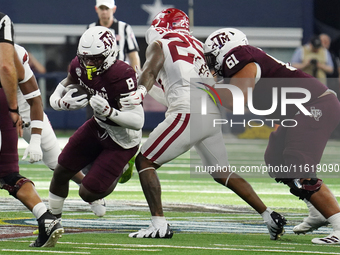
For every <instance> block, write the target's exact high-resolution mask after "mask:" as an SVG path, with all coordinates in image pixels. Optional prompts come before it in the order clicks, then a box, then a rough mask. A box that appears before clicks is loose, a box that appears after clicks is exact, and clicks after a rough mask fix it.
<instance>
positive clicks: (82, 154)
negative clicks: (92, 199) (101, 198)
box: [58, 118, 138, 194]
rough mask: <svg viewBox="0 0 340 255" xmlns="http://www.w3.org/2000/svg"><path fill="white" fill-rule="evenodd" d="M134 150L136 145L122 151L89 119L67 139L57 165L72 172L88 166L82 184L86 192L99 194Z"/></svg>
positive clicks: (110, 182)
mask: <svg viewBox="0 0 340 255" xmlns="http://www.w3.org/2000/svg"><path fill="white" fill-rule="evenodd" d="M137 150H138V146H135V147H133V148H131V149H124V148H122V147H121V146H120V145H118V144H117V143H115V142H114V141H113V140H112V139H111V138H110V136H109V135H108V134H107V133H105V130H104V129H103V128H101V127H100V126H99V125H98V123H97V122H96V121H95V120H94V119H93V118H91V119H90V120H88V121H86V122H85V123H84V124H83V125H82V126H81V127H80V128H79V129H78V130H77V131H76V132H75V133H74V134H73V135H72V136H71V137H70V139H69V141H68V143H67V145H66V146H65V148H64V149H63V151H62V153H61V154H60V156H59V158H58V163H59V164H60V165H61V166H63V167H64V168H66V169H68V170H69V171H72V172H74V173H77V172H79V171H80V170H81V169H83V168H84V167H85V166H87V165H88V164H92V166H91V168H90V170H89V172H88V173H87V174H86V176H85V178H84V179H83V181H82V184H83V186H84V187H85V188H86V189H87V190H89V191H91V192H93V193H98V194H101V193H104V192H105V191H106V190H107V189H108V188H109V187H110V186H111V185H112V183H113V182H114V181H115V180H116V179H117V177H118V176H120V174H121V173H122V171H123V168H124V166H125V165H126V164H127V163H128V162H129V160H130V159H131V158H132V157H133V156H134V155H135V154H136V153H137Z"/></svg>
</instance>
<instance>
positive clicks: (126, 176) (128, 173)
mask: <svg viewBox="0 0 340 255" xmlns="http://www.w3.org/2000/svg"><path fill="white" fill-rule="evenodd" d="M135 159H136V157H135V156H134V157H133V158H132V159H130V161H129V163H128V164H127V165H126V167H127V168H126V169H125V168H124V170H123V174H122V176H121V177H120V178H119V181H118V182H119V183H125V182H127V181H128V180H130V179H131V177H132V175H133V167H134V165H135Z"/></svg>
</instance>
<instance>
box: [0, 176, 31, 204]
mask: <svg viewBox="0 0 340 255" xmlns="http://www.w3.org/2000/svg"><path fill="white" fill-rule="evenodd" d="M26 182H30V183H32V184H33V185H34V183H33V182H32V181H31V180H30V179H27V178H26V177H24V176H22V175H20V174H19V173H11V174H9V175H7V176H5V177H4V178H2V179H0V188H1V189H5V190H7V191H8V193H9V194H10V195H12V196H13V197H15V198H17V192H18V190H19V189H20V188H21V187H22V185H24V184H25V183H26Z"/></svg>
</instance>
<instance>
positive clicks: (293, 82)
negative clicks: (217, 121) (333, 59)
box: [222, 45, 327, 119]
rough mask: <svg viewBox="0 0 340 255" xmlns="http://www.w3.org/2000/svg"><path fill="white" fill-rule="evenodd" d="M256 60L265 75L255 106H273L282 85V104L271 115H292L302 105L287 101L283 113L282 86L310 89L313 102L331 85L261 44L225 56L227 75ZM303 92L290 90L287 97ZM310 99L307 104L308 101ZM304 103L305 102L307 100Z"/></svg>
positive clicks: (255, 91)
mask: <svg viewBox="0 0 340 255" xmlns="http://www.w3.org/2000/svg"><path fill="white" fill-rule="evenodd" d="M252 62H255V63H257V64H258V65H259V67H260V69H261V77H260V78H261V79H260V80H259V81H258V82H257V83H256V85H255V88H254V91H253V106H254V107H255V109H257V110H267V109H270V108H271V106H272V94H273V93H272V91H273V88H277V89H278V105H277V108H276V111H275V112H274V113H272V114H271V115H270V117H272V118H276V119H284V118H287V117H288V118H292V117H293V116H294V115H295V114H296V113H297V112H298V111H299V109H298V108H297V107H296V106H295V105H294V104H288V105H287V108H286V110H287V114H286V115H285V116H282V115H281V88H284V87H289V88H291V87H296V88H304V89H307V90H309V92H310V93H311V99H310V100H309V102H307V103H310V102H312V101H313V100H315V99H316V98H317V97H319V96H320V95H321V94H323V93H324V92H325V91H326V90H327V87H326V86H325V85H324V84H322V83H321V82H319V81H318V80H317V79H315V78H314V77H312V76H310V75H308V74H306V73H304V72H302V71H301V70H298V69H296V68H294V67H291V66H290V65H289V64H286V63H283V62H281V61H279V60H277V59H275V58H273V57H271V56H270V55H268V54H266V53H265V52H264V51H262V50H261V49H259V48H256V47H253V46H250V45H244V46H238V47H236V48H233V49H231V50H230V51H229V52H228V53H227V54H226V56H225V57H224V61H223V66H222V73H223V77H225V78H231V77H232V76H233V75H235V74H236V73H237V72H238V71H240V70H241V69H242V68H243V67H245V66H246V65H247V64H248V63H252ZM304 97H305V95H304V94H302V93H293V92H291V93H288V94H287V98H289V99H294V98H304ZM307 103H306V104H307ZM303 105H304V104H303Z"/></svg>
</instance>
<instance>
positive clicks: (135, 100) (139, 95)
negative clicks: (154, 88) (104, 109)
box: [119, 85, 148, 108]
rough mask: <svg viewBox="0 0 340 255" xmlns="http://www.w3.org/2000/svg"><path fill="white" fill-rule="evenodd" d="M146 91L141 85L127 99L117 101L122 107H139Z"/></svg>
mask: <svg viewBox="0 0 340 255" xmlns="http://www.w3.org/2000/svg"><path fill="white" fill-rule="evenodd" d="M147 93H148V92H147V90H146V88H145V87H144V86H143V85H139V86H138V87H137V90H136V91H133V92H131V93H130V95H128V96H127V97H123V98H121V99H120V100H119V102H120V104H121V106H122V107H127V108H129V107H132V106H134V105H139V104H140V103H141V102H142V101H143V100H144V97H145V96H146V94H147Z"/></svg>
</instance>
